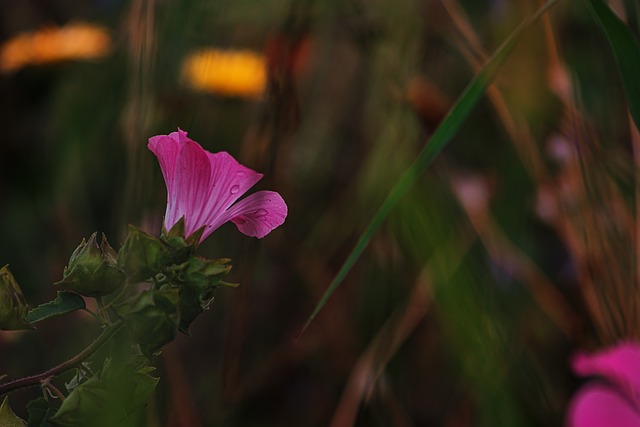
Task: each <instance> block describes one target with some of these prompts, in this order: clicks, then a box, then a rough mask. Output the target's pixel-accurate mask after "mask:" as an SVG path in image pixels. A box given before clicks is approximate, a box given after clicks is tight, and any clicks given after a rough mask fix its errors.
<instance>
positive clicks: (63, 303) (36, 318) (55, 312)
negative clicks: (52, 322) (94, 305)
mask: <svg viewBox="0 0 640 427" xmlns="http://www.w3.org/2000/svg"><path fill="white" fill-rule="evenodd" d="M83 308H85V303H84V298H82V297H81V296H80V295H78V294H75V293H73V292H66V291H60V292H58V296H57V298H56V299H54V300H53V301H49V302H48V303H45V304H41V305H39V306H37V307H36V308H34V309H33V310H31V311H29V313H28V314H27V320H28V321H29V322H31V323H36V322H40V321H41V320H44V319H48V318H49V317H53V316H60V315H62V314H67V313H71V312H72V311H76V310H81V309H83Z"/></svg>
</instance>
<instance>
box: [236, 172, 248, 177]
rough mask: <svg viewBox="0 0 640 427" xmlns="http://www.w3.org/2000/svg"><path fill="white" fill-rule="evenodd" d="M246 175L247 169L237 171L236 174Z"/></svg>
mask: <svg viewBox="0 0 640 427" xmlns="http://www.w3.org/2000/svg"><path fill="white" fill-rule="evenodd" d="M245 175H246V173H245V171H238V172H236V176H245Z"/></svg>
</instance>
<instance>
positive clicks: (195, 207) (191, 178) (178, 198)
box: [164, 138, 211, 236]
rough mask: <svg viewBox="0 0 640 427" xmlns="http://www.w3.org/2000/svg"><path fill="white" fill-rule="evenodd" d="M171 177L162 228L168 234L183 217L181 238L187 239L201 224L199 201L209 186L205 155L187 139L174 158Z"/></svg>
mask: <svg viewBox="0 0 640 427" xmlns="http://www.w3.org/2000/svg"><path fill="white" fill-rule="evenodd" d="M174 173H175V175H174V182H173V189H172V190H173V191H170V192H169V200H168V202H167V213H166V215H165V218H164V225H165V228H166V229H167V230H169V229H170V228H171V227H172V226H173V225H175V223H176V222H178V220H179V219H180V218H181V217H183V216H184V220H185V224H184V226H185V235H186V236H189V235H190V234H191V233H193V232H194V231H196V230H198V229H199V228H200V227H202V226H203V225H204V224H205V223H204V221H203V220H204V216H205V214H204V212H203V203H202V198H203V195H205V194H207V193H208V192H209V190H210V185H211V169H210V166H209V159H208V157H207V153H206V152H205V151H204V150H203V149H202V147H200V145H198V143H196V142H194V141H191V140H190V139H188V138H187V139H186V141H184V143H183V145H182V149H181V150H180V153H179V154H178V158H177V160H176V166H175V172H174Z"/></svg>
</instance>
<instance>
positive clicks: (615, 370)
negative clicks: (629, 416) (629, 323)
mask: <svg viewBox="0 0 640 427" xmlns="http://www.w3.org/2000/svg"><path fill="white" fill-rule="evenodd" d="M571 364H572V366H573V370H574V371H575V372H576V373H577V374H579V375H582V376H588V375H598V376H600V377H602V378H604V379H607V380H609V381H612V382H613V383H615V384H616V385H618V386H619V387H623V388H624V389H625V390H626V391H627V392H629V393H631V396H634V398H636V399H637V398H638V397H640V344H638V343H634V342H623V343H620V344H618V345H616V346H614V347H610V348H607V349H605V350H603V351H600V352H598V353H595V354H591V355H587V354H583V353H580V354H578V355H576V356H575V357H574V358H573V360H572V362H571ZM639 402H640V401H639ZM639 425H640V424H639Z"/></svg>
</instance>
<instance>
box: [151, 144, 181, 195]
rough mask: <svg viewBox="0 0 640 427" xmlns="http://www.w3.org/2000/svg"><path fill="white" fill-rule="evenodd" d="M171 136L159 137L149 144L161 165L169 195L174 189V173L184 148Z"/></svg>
mask: <svg viewBox="0 0 640 427" xmlns="http://www.w3.org/2000/svg"><path fill="white" fill-rule="evenodd" d="M174 134H175V132H174V133H172V134H171V135H157V136H152V137H151V138H149V144H148V145H147V147H148V148H149V150H151V151H152V152H153V154H155V155H156V157H157V158H158V162H159V163H160V170H162V176H163V177H164V182H165V184H167V193H171V191H172V187H173V178H174V172H175V169H176V159H177V158H178V154H179V153H180V149H181V148H182V144H180V142H179V141H178V139H177V138H172V135H174Z"/></svg>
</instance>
